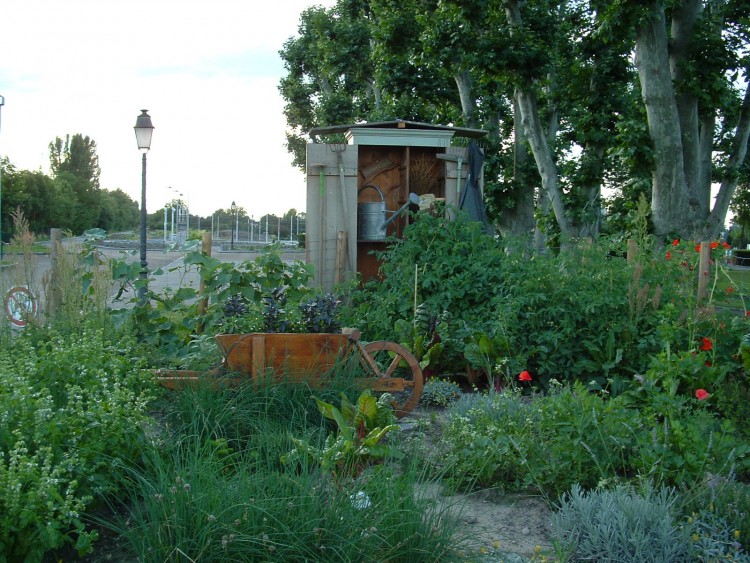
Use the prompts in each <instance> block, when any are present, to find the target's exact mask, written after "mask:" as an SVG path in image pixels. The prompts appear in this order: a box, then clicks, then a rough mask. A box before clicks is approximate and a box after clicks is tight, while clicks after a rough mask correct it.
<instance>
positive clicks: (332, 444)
mask: <svg viewBox="0 0 750 563" xmlns="http://www.w3.org/2000/svg"><path fill="white" fill-rule="evenodd" d="M391 400H392V397H391V396H390V395H389V394H388V393H383V394H382V395H381V396H380V397H378V398H375V396H373V394H372V392H371V391H370V390H369V389H365V390H364V391H362V393H361V394H360V396H359V398H358V399H357V402H356V404H352V403H351V402H350V401H349V400H348V399H347V397H346V395H345V394H343V393H342V394H341V409H339V408H337V407H335V406H334V405H332V404H330V403H327V402H325V401H321V400H320V399H316V403H317V405H318V409H319V410H320V412H321V413H322V414H323V416H325V417H326V418H328V419H330V420H333V421H335V422H336V426H337V432H336V433H335V434H329V435H328V438H326V442H325V444H324V446H323V448H322V449H318V448H315V447H313V446H311V445H310V444H308V443H307V442H305V441H304V440H300V439H297V438H292V441H293V442H294V444H295V446H296V448H295V449H294V450H292V452H290V454H288V455H287V456H285V457H284V462H285V463H290V462H294V461H296V460H298V459H299V457H300V456H301V455H303V454H304V455H306V456H308V457H311V458H312V459H314V460H315V461H317V462H318V463H320V466H321V467H322V468H323V469H324V470H325V471H330V472H331V473H332V474H333V476H334V478H335V480H336V481H337V482H341V481H342V479H349V478H356V477H358V476H359V475H360V474H361V473H362V471H363V470H364V469H365V468H366V467H367V466H368V465H370V464H371V463H373V462H375V461H382V460H383V459H385V458H387V457H398V456H399V455H400V453H399V452H398V450H396V449H395V448H393V447H391V446H390V445H388V444H385V443H383V439H384V438H385V436H386V434H388V433H389V432H392V431H394V430H398V428H399V427H398V425H397V424H395V420H396V417H395V414H394V413H393V408H392V407H391Z"/></svg>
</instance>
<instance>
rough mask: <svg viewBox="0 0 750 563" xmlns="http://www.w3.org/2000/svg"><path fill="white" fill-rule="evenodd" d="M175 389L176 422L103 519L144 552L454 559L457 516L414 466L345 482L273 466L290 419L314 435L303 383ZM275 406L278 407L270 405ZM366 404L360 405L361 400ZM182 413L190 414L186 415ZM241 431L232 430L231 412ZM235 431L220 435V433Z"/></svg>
mask: <svg viewBox="0 0 750 563" xmlns="http://www.w3.org/2000/svg"><path fill="white" fill-rule="evenodd" d="M205 391H206V393H204V392H203V391H201V390H196V391H195V392H194V393H188V394H186V395H183V396H180V397H175V399H176V400H177V401H178V402H179V405H174V407H177V408H178V410H180V411H183V412H184V414H185V420H184V424H181V425H178V426H176V427H172V428H173V430H172V432H171V433H170V434H169V440H168V441H165V442H164V443H162V444H158V445H157V446H156V447H153V448H149V449H148V450H147V451H146V452H145V454H144V458H145V462H144V464H143V465H142V466H139V467H132V468H131V470H130V472H129V474H130V479H129V485H130V486H129V489H128V494H127V497H126V498H124V499H122V500H124V501H125V507H127V508H122V507H120V506H119V505H118V506H117V508H118V510H117V511H116V512H115V513H116V514H118V513H119V514H122V516H121V517H120V518H117V519H116V520H114V521H111V522H108V523H106V524H107V525H108V526H109V527H110V528H112V529H113V530H114V531H116V532H117V533H118V534H119V535H120V536H121V537H122V538H123V539H124V540H125V542H126V546H127V547H128V548H129V552H128V555H132V556H133V557H136V558H140V559H144V560H152V559H154V558H155V559H158V560H160V561H161V560H167V559H172V558H186V557H189V558H191V559H194V560H199V559H201V560H203V559H205V560H207V561H259V560H271V561H305V560H307V561H327V560H341V561H368V562H369V561H371V562H373V563H374V562H375V561H382V560H384V558H385V559H388V560H393V561H434V560H435V559H436V558H437V559H439V560H441V561H455V560H457V559H458V557H457V554H456V551H455V548H454V532H455V531H456V523H455V522H456V520H455V519H454V518H452V517H451V516H450V515H449V514H448V513H447V512H446V511H443V510H439V509H438V508H437V505H436V504H435V501H426V500H424V499H422V498H421V497H420V496H419V495H418V494H416V492H415V490H416V487H415V485H416V484H417V483H422V482H424V478H423V477H422V476H421V475H420V474H419V473H418V472H416V471H415V468H414V466H413V465H412V466H408V467H405V468H404V471H402V472H399V474H398V475H394V474H393V473H392V472H391V471H377V470H372V471H370V472H368V474H367V478H366V479H360V480H358V482H357V489H358V491H360V492H362V493H363V494H364V495H366V498H367V499H368V500H369V506H366V505H363V504H359V503H358V502H356V501H357V499H358V497H357V496H356V495H354V491H353V490H352V488H350V487H334V486H330V485H329V483H328V482H327V479H325V478H323V475H321V473H320V468H319V467H315V466H312V467H311V466H308V465H306V464H304V460H302V461H303V464H304V465H303V466H302V468H301V471H300V467H299V465H297V464H294V465H283V464H280V463H279V459H280V457H281V456H282V454H284V453H285V452H288V451H289V448H290V447H291V446H292V442H291V441H290V440H289V438H288V429H289V428H290V427H291V428H293V429H295V430H296V431H298V432H299V434H300V435H301V436H303V438H302V439H304V440H306V441H310V442H314V441H316V440H317V438H318V436H319V433H320V430H321V429H322V427H321V426H319V423H320V422H321V421H320V420H319V419H314V420H310V419H309V418H308V417H309V412H308V406H309V403H310V394H309V390H307V389H305V390H301V389H300V387H299V386H297V387H290V386H278V385H268V386H264V385H260V386H248V387H246V388H242V389H240V390H238V391H237V392H236V393H235V392H231V393H229V394H228V396H222V397H219V396H217V395H216V393H215V392H214V394H213V395H209V394H208V391H209V390H208V389H206V390H205ZM279 407H281V408H279ZM364 410H368V409H364ZM189 413H192V414H189ZM238 419H239V420H240V425H239V426H240V427H241V430H240V431H239V433H237V428H236V427H237V424H236V422H237V420H238ZM227 435H233V436H234V437H233V438H230V439H229V440H227V441H224V440H222V439H221V438H220V437H221V436H227ZM217 437H218V438H217Z"/></svg>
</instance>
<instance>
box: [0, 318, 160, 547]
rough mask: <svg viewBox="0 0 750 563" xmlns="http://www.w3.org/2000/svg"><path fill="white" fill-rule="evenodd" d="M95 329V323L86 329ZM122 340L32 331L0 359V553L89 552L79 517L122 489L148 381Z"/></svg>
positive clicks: (141, 423)
mask: <svg viewBox="0 0 750 563" xmlns="http://www.w3.org/2000/svg"><path fill="white" fill-rule="evenodd" d="M94 324H95V323H94ZM137 351H138V350H137V348H136V347H135V346H134V345H133V343H132V341H131V340H130V339H129V338H127V337H126V336H125V335H122V334H117V333H115V332H112V331H107V335H106V336H105V333H104V331H102V330H97V329H90V328H86V329H84V330H83V332H82V333H79V334H61V333H57V332H55V331H52V330H50V331H46V332H45V334H42V330H41V329H39V330H37V331H35V332H33V333H25V334H23V335H20V336H18V337H17V338H16V341H15V343H14V347H13V349H12V354H11V353H10V351H8V350H3V351H2V352H0V411H1V412H3V424H1V425H0V451H2V452H6V455H4V456H0V552H2V553H3V554H4V555H5V556H6V557H8V559H9V560H24V561H40V560H41V558H42V555H43V554H44V553H45V552H46V551H48V550H56V549H60V548H63V547H65V546H68V547H72V548H74V549H75V550H77V551H79V552H81V553H83V552H88V551H90V550H91V544H92V542H93V540H94V539H95V538H96V533H95V532H94V531H92V530H90V529H87V526H86V523H85V520H84V517H83V513H84V511H85V510H88V509H89V508H91V507H93V506H95V503H96V502H97V501H98V500H100V499H102V498H103V497H104V496H106V495H108V494H113V493H115V492H116V491H118V490H119V488H120V486H121V485H122V483H123V475H122V473H121V472H120V469H119V468H120V462H121V461H122V460H125V459H137V458H138V452H139V449H140V447H141V446H142V445H143V443H144V441H145V434H144V427H145V422H146V419H147V408H148V404H149V402H150V401H151V399H152V398H153V396H154V392H153V389H152V387H153V385H154V384H153V383H152V382H150V381H149V380H148V379H149V378H148V376H147V375H145V374H144V373H143V372H142V371H141V369H140V368H141V366H142V365H143V362H142V360H140V359H139V358H138V354H137Z"/></svg>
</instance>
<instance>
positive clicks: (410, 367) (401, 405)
mask: <svg viewBox="0 0 750 563" xmlns="http://www.w3.org/2000/svg"><path fill="white" fill-rule="evenodd" d="M360 352H361V354H362V356H363V357H362V364H363V365H364V367H365V370H366V371H367V372H369V373H370V374H371V376H372V377H375V378H376V379H377V380H378V381H381V382H384V381H385V380H392V381H393V383H394V384H397V385H393V386H392V388H393V389H394V391H392V392H391V391H389V392H391V394H392V395H393V396H394V400H393V408H394V410H395V411H396V416H398V417H402V416H404V415H406V414H407V413H409V412H411V410H412V409H413V408H414V407H415V406H416V405H417V403H418V402H419V399H420V397H421V396H422V387H423V385H424V376H423V374H422V368H420V367H419V362H418V361H417V359H416V358H415V357H414V355H413V354H412V353H411V352H409V350H407V349H406V348H404V347H403V346H401V345H400V344H396V343H395V342H388V341H385V340H378V341H376V342H370V343H368V344H365V345H364V346H362V347H361V350H360ZM371 385H373V386H380V387H381V388H386V387H387V386H385V385H379V384H378V382H377V381H375V382H372V383H371Z"/></svg>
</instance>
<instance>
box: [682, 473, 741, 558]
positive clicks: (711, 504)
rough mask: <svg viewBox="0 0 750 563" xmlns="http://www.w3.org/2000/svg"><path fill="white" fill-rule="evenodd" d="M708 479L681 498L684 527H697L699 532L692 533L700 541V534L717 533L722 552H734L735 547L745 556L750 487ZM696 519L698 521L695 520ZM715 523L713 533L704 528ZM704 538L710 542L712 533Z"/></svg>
mask: <svg viewBox="0 0 750 563" xmlns="http://www.w3.org/2000/svg"><path fill="white" fill-rule="evenodd" d="M708 477H709V478H707V480H706V483H705V485H703V486H701V487H697V488H696V489H695V491H690V494H685V495H684V498H685V503H684V504H683V506H682V511H683V513H684V514H685V517H686V519H687V524H688V525H692V524H695V523H698V524H699V525H698V526H696V528H702V529H699V530H695V531H694V532H692V533H697V534H698V538H701V537H703V536H704V532H713V531H716V532H721V533H722V534H723V536H724V537H723V538H722V539H723V540H724V548H727V547H730V546H731V547H732V548H733V549H737V545H736V544H737V543H739V544H740V546H742V548H743V549H744V551H745V552H747V551H748V550H749V549H750V485H748V484H747V483H740V482H737V481H734V480H728V479H723V478H720V477H718V476H708ZM696 491H697V492H696ZM699 515H701V517H700V518H696V517H698V516H699ZM717 522H718V524H719V525H718V526H715V525H714V526H712V528H713V530H711V528H709V527H708V525H709V524H712V523H717ZM707 535H708V537H709V538H711V537H712V535H713V533H709V534H707ZM727 535H729V538H727ZM693 539H696V538H693ZM727 539H729V540H730V541H729V545H727V543H726V540H727ZM735 557H736V555H735Z"/></svg>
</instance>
